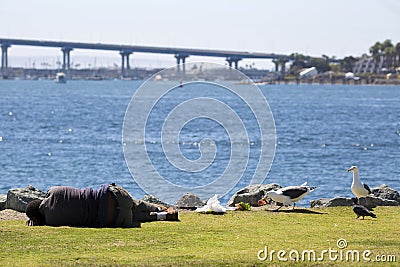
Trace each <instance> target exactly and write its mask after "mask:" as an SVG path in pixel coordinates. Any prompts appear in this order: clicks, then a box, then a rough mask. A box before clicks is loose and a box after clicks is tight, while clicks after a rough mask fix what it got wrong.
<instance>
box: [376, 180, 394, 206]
mask: <svg viewBox="0 0 400 267" xmlns="http://www.w3.org/2000/svg"><path fill="white" fill-rule="evenodd" d="M371 192H372V193H373V194H374V196H376V197H380V198H383V199H389V200H395V201H397V202H399V203H400V194H399V192H397V191H396V190H394V189H393V188H390V187H389V186H387V185H385V184H382V185H380V186H378V187H374V188H372V189H371Z"/></svg>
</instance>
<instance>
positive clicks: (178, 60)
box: [175, 54, 189, 75]
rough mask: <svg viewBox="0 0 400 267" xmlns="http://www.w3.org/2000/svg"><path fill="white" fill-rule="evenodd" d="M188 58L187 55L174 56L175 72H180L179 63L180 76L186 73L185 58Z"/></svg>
mask: <svg viewBox="0 0 400 267" xmlns="http://www.w3.org/2000/svg"><path fill="white" fill-rule="evenodd" d="M187 57H189V55H187V54H176V55H175V58H176V65H177V72H180V71H181V62H182V75H185V73H186V65H185V63H186V58H187Z"/></svg>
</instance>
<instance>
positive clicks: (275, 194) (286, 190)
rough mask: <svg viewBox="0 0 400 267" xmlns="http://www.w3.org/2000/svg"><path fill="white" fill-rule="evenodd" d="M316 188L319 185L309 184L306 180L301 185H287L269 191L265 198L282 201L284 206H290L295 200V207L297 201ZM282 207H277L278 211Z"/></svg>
mask: <svg viewBox="0 0 400 267" xmlns="http://www.w3.org/2000/svg"><path fill="white" fill-rule="evenodd" d="M315 188H317V187H316V186H307V182H305V183H303V184H302V185H300V186H287V187H283V188H280V189H278V190H276V191H274V190H271V191H268V192H267V194H266V195H265V197H264V199H266V198H270V199H272V200H273V201H275V202H278V203H282V204H283V206H290V203H292V202H293V209H294V207H295V206H296V202H297V201H300V200H301V199H302V198H303V197H305V196H306V195H307V194H308V193H309V192H312V191H314V189H315ZM280 208H282V206H280V207H279V208H278V209H276V211H278V210H279V209H280Z"/></svg>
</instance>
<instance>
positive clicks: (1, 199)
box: [0, 194, 7, 210]
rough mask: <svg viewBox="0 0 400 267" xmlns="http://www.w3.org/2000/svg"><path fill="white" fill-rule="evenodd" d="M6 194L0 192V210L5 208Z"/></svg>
mask: <svg viewBox="0 0 400 267" xmlns="http://www.w3.org/2000/svg"><path fill="white" fill-rule="evenodd" d="M6 202H7V195H3V194H0V210H4V209H6Z"/></svg>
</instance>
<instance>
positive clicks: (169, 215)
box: [132, 199, 178, 222]
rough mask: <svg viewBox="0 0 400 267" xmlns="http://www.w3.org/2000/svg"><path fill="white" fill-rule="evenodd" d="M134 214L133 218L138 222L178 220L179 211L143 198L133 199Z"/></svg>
mask: <svg viewBox="0 0 400 267" xmlns="http://www.w3.org/2000/svg"><path fill="white" fill-rule="evenodd" d="M132 214H133V220H134V221H138V222H152V221H159V220H167V221H178V212H177V211H175V210H174V209H173V208H168V209H167V208H166V207H161V206H159V205H156V204H152V203H149V202H146V201H142V200H135V199H134V200H133V207H132Z"/></svg>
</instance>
